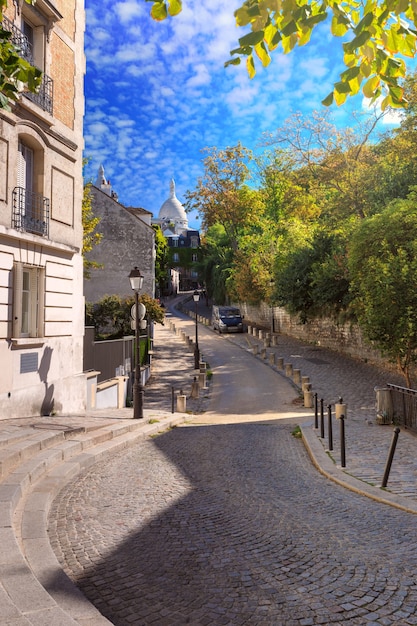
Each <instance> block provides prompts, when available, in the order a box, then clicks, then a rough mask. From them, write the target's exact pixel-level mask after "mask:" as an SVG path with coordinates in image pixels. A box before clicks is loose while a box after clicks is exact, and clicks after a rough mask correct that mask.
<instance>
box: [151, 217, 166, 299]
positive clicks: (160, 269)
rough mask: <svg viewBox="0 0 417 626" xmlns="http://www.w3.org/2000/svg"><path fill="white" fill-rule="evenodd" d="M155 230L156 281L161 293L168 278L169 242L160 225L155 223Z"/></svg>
mask: <svg viewBox="0 0 417 626" xmlns="http://www.w3.org/2000/svg"><path fill="white" fill-rule="evenodd" d="M152 228H153V229H154V231H155V283H156V284H157V285H158V287H159V293H163V290H164V286H165V284H166V282H167V279H168V265H169V264H168V243H167V240H166V238H165V237H164V235H163V233H162V230H161V228H160V226H158V225H157V224H154V225H153V226H152Z"/></svg>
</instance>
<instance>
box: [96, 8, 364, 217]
mask: <svg viewBox="0 0 417 626" xmlns="http://www.w3.org/2000/svg"><path fill="white" fill-rule="evenodd" d="M240 4H241V1H240V0H207V1H206V2H203V1H202V0H183V5H184V6H183V11H182V13H181V14H179V15H178V16H176V17H175V18H169V19H167V20H165V21H163V22H155V21H154V20H152V19H151V17H150V15H149V11H150V7H151V3H150V2H145V1H144V0H119V1H118V0H85V6H86V20H87V21H86V36H85V54H86V62H87V67H86V77H85V98H86V103H85V119H84V140H85V150H84V154H85V157H87V158H88V159H90V161H89V164H88V166H87V168H86V171H85V176H86V178H87V179H90V180H91V181H92V182H93V183H94V182H95V180H96V177H97V171H98V168H99V166H100V164H102V165H103V166H104V171H105V176H106V178H107V179H108V180H110V182H111V185H112V188H113V190H114V191H115V192H116V193H117V194H118V198H119V201H120V202H121V203H122V204H124V205H126V206H135V207H142V208H144V209H146V210H147V211H150V212H151V213H153V215H154V217H158V213H159V209H160V207H161V205H162V203H163V202H164V201H165V200H166V199H167V198H168V197H169V189H170V180H171V179H172V178H173V179H174V180H175V186H176V195H177V198H178V199H179V200H180V202H183V203H184V202H185V192H186V191H187V190H190V191H192V190H193V189H195V187H196V184H197V180H198V177H199V176H201V175H202V173H203V171H204V168H203V158H204V154H203V152H202V150H203V149H204V148H205V147H213V146H216V147H217V148H219V149H221V148H224V147H226V146H234V145H236V144H237V143H238V142H241V143H242V144H243V145H244V146H245V147H247V148H250V149H252V150H254V151H259V150H261V144H262V135H263V133H265V132H273V131H274V130H275V129H277V128H279V127H281V126H282V125H283V124H284V122H285V121H286V120H287V119H288V118H289V117H290V116H291V115H292V114H295V113H302V114H303V115H305V116H308V115H311V114H312V112H313V111H323V110H324V107H323V106H322V105H321V100H323V99H324V98H325V97H326V96H327V95H328V93H329V92H330V91H331V89H332V85H333V83H334V82H335V80H337V78H338V76H339V74H340V72H341V71H343V69H344V66H343V63H342V48H341V42H340V41H339V40H335V39H334V38H333V37H332V36H331V35H330V32H329V27H328V25H326V24H322V25H320V26H319V30H318V31H317V32H313V36H312V39H311V41H310V43H309V44H308V45H307V46H304V47H302V48H297V49H295V50H294V51H293V52H291V53H290V54H288V55H284V54H282V53H280V52H279V51H275V52H274V53H273V55H272V57H273V60H272V62H271V64H270V65H269V67H268V68H266V69H264V68H262V67H261V65H260V64H257V74H256V76H255V78H253V79H252V80H251V79H250V78H249V77H248V75H247V72H246V67H245V63H244V62H243V63H241V65H240V66H230V67H227V68H225V67H224V63H225V61H227V60H228V59H229V58H230V54H229V52H230V50H232V49H233V48H236V47H237V41H238V38H239V37H242V36H243V35H244V34H245V31H244V29H241V28H237V27H236V26H235V20H234V15H233V11H234V10H235V9H236V8H237V7H238V6H239V5H240ZM362 107H363V101H362V97H361V96H360V95H359V96H356V97H355V98H349V99H348V102H347V104H345V105H343V106H342V107H339V108H337V107H335V106H333V107H332V117H333V122H334V123H335V124H336V125H337V126H339V127H342V126H349V125H352V124H353V117H352V113H353V112H354V111H355V110H356V111H360V110H361V109H362ZM199 225H200V222H199V220H198V216H197V215H196V214H195V213H191V214H190V215H189V226H190V228H199Z"/></svg>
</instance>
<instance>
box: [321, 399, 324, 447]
mask: <svg viewBox="0 0 417 626" xmlns="http://www.w3.org/2000/svg"><path fill="white" fill-rule="evenodd" d="M323 402H324V400H323V398H321V400H320V437H321V438H322V439H324V409H323Z"/></svg>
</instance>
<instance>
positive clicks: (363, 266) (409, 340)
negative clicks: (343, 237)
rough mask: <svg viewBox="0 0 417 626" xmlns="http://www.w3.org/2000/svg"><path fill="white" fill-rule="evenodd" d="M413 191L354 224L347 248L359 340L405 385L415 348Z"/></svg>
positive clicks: (416, 223)
mask: <svg viewBox="0 0 417 626" xmlns="http://www.w3.org/2000/svg"><path fill="white" fill-rule="evenodd" d="M416 206H417V191H413V192H412V193H411V194H410V195H409V197H408V198H407V199H406V200H397V201H395V202H393V203H391V204H390V205H389V206H388V208H387V209H385V210H384V211H383V212H382V213H380V214H377V215H374V216H372V217H370V218H368V219H366V220H364V221H363V222H362V223H361V224H359V225H358V227H357V229H356V231H355V232H354V234H353V237H352V241H351V244H350V248H349V268H350V276H351V283H352V290H353V297H354V300H353V306H354V309H355V311H356V314H357V317H358V320H359V323H360V325H361V327H362V329H363V332H364V335H365V337H366V338H367V339H368V340H369V341H371V342H372V343H373V345H374V346H376V347H377V348H378V349H379V350H381V352H382V353H383V354H384V355H385V356H387V357H388V358H390V359H391V360H392V361H393V362H395V363H396V364H397V367H398V370H399V371H400V372H401V373H402V375H403V376H404V378H405V381H406V385H407V386H408V387H410V384H411V381H410V366H411V364H412V363H413V362H415V360H416V350H417V317H416V310H417V291H416V288H415V277H416V275H417V209H416Z"/></svg>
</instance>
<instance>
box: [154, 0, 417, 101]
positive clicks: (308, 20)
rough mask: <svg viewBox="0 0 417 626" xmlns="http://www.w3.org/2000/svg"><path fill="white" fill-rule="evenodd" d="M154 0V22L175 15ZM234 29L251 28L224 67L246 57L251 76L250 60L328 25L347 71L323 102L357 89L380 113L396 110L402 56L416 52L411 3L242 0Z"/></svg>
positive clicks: (267, 58) (177, 5)
mask: <svg viewBox="0 0 417 626" xmlns="http://www.w3.org/2000/svg"><path fill="white" fill-rule="evenodd" d="M148 1H151V2H153V7H152V10H151V14H152V16H153V17H154V19H158V20H160V19H164V18H165V17H167V15H168V14H169V15H176V14H177V13H179V11H180V10H181V2H180V0H167V1H164V0H148ZM235 17H236V25H237V26H240V27H244V28H247V29H248V28H250V31H249V32H248V33H246V34H245V35H243V36H242V37H240V39H239V46H238V47H237V48H235V49H234V50H232V51H231V55H232V58H231V59H230V60H229V61H227V62H226V65H238V64H240V62H241V59H242V58H246V68H247V71H248V74H249V76H250V77H251V78H252V77H253V76H255V74H256V68H255V57H257V59H258V60H259V61H260V62H261V64H262V65H263V66H264V67H266V66H268V65H269V63H270V62H271V52H273V51H274V50H276V49H277V48H278V47H280V49H281V50H282V51H283V52H284V54H287V53H289V52H291V50H293V49H294V48H295V47H296V46H297V45H298V46H304V45H306V44H308V43H309V41H310V38H311V36H312V34H313V30H314V29H317V26H318V25H319V24H320V23H322V22H325V21H326V22H327V23H328V24H329V25H330V32H331V35H332V36H333V37H341V38H343V44H342V48H343V62H344V64H345V67H346V69H345V70H344V71H343V72H342V73H341V74H340V79H339V80H338V81H337V82H336V83H335V84H334V86H333V90H332V92H331V93H330V94H329V95H328V96H327V97H326V98H325V99H324V100H323V104H325V105H326V106H329V105H330V104H332V103H333V102H335V103H336V104H337V105H340V104H343V103H344V102H345V101H346V98H347V97H348V96H353V95H356V94H357V93H358V92H359V91H362V93H363V95H364V96H365V97H366V98H370V99H371V100H372V101H375V100H377V99H378V98H380V97H381V96H382V97H383V99H382V104H381V106H382V109H383V110H384V109H385V108H386V107H387V106H391V107H401V106H404V105H405V98H404V92H403V88H402V86H401V81H402V79H403V78H404V76H405V74H406V64H405V62H404V57H409V58H412V57H414V56H415V54H416V38H417V31H416V29H417V5H416V3H415V2H414V1H412V0H400V1H394V0H368V1H367V2H357V0H346V1H345V2H343V3H341V2H334V0H322V1H321V2H316V0H290V1H286V2H282V1H281V0H244V2H243V3H242V5H241V6H240V7H239V8H238V9H237V10H236V11H235Z"/></svg>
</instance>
